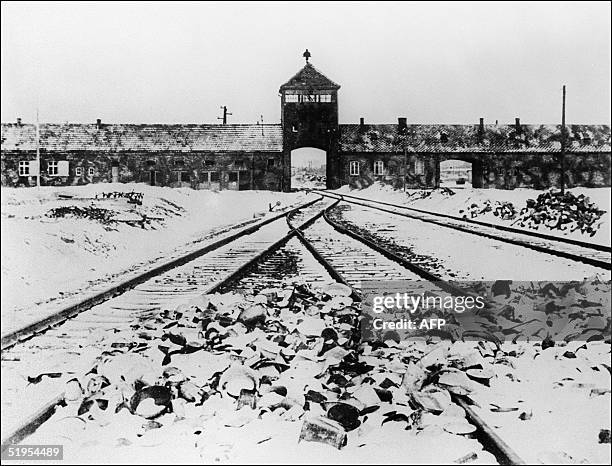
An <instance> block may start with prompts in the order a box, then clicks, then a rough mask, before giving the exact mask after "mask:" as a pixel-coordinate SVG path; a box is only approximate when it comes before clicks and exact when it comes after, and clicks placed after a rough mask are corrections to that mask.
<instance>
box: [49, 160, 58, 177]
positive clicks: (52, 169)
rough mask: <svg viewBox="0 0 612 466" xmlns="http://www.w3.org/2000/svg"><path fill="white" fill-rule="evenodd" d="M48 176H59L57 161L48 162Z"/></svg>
mask: <svg viewBox="0 0 612 466" xmlns="http://www.w3.org/2000/svg"><path fill="white" fill-rule="evenodd" d="M47 175H49V176H59V162H58V161H57V160H49V161H47Z"/></svg>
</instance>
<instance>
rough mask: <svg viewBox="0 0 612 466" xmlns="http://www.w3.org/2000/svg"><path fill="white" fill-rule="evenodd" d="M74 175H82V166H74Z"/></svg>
mask: <svg viewBox="0 0 612 466" xmlns="http://www.w3.org/2000/svg"><path fill="white" fill-rule="evenodd" d="M74 172H75V174H76V176H83V167H76V169H75V170H74Z"/></svg>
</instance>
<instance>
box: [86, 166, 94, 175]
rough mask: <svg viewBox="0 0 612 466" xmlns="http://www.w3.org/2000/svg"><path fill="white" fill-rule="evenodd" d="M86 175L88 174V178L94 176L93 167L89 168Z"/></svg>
mask: <svg viewBox="0 0 612 466" xmlns="http://www.w3.org/2000/svg"><path fill="white" fill-rule="evenodd" d="M87 173H88V174H89V176H94V167H89V170H87Z"/></svg>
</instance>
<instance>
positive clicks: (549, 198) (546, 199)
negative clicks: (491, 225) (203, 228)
mask: <svg viewBox="0 0 612 466" xmlns="http://www.w3.org/2000/svg"><path fill="white" fill-rule="evenodd" d="M459 213H460V214H461V215H462V216H463V218H470V219H473V218H476V217H479V216H481V215H484V214H487V213H492V214H493V215H494V216H496V217H499V218H500V219H502V220H513V222H512V223H511V225H518V226H520V227H521V228H529V229H531V230H538V229H540V227H543V228H546V229H548V230H560V231H567V232H570V233H571V232H574V231H579V232H580V233H582V234H588V235H589V236H594V235H595V233H597V230H598V228H599V226H600V225H599V223H598V222H599V220H600V218H601V217H602V215H603V214H605V213H606V212H605V211H604V210H601V209H599V208H598V207H597V206H596V205H595V204H594V203H592V202H591V201H590V200H589V198H588V197H587V196H585V195H584V194H580V195H578V196H576V195H574V194H572V193H571V192H570V191H566V192H565V194H561V192H560V191H553V190H551V191H546V192H544V193H542V194H540V195H539V196H538V197H537V198H536V199H528V200H527V202H526V206H525V207H523V208H522V209H521V210H520V211H518V210H517V208H516V207H515V206H514V204H512V202H506V201H495V203H494V204H492V203H491V201H490V200H486V201H484V203H483V204H480V205H479V204H478V203H472V204H471V205H470V207H468V208H467V209H461V210H459Z"/></svg>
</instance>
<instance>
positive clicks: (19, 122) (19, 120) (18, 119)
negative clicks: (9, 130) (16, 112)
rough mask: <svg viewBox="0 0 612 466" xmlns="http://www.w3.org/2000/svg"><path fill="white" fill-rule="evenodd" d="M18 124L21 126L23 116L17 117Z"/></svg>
mask: <svg viewBox="0 0 612 466" xmlns="http://www.w3.org/2000/svg"><path fill="white" fill-rule="evenodd" d="M17 126H21V118H17Z"/></svg>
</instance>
